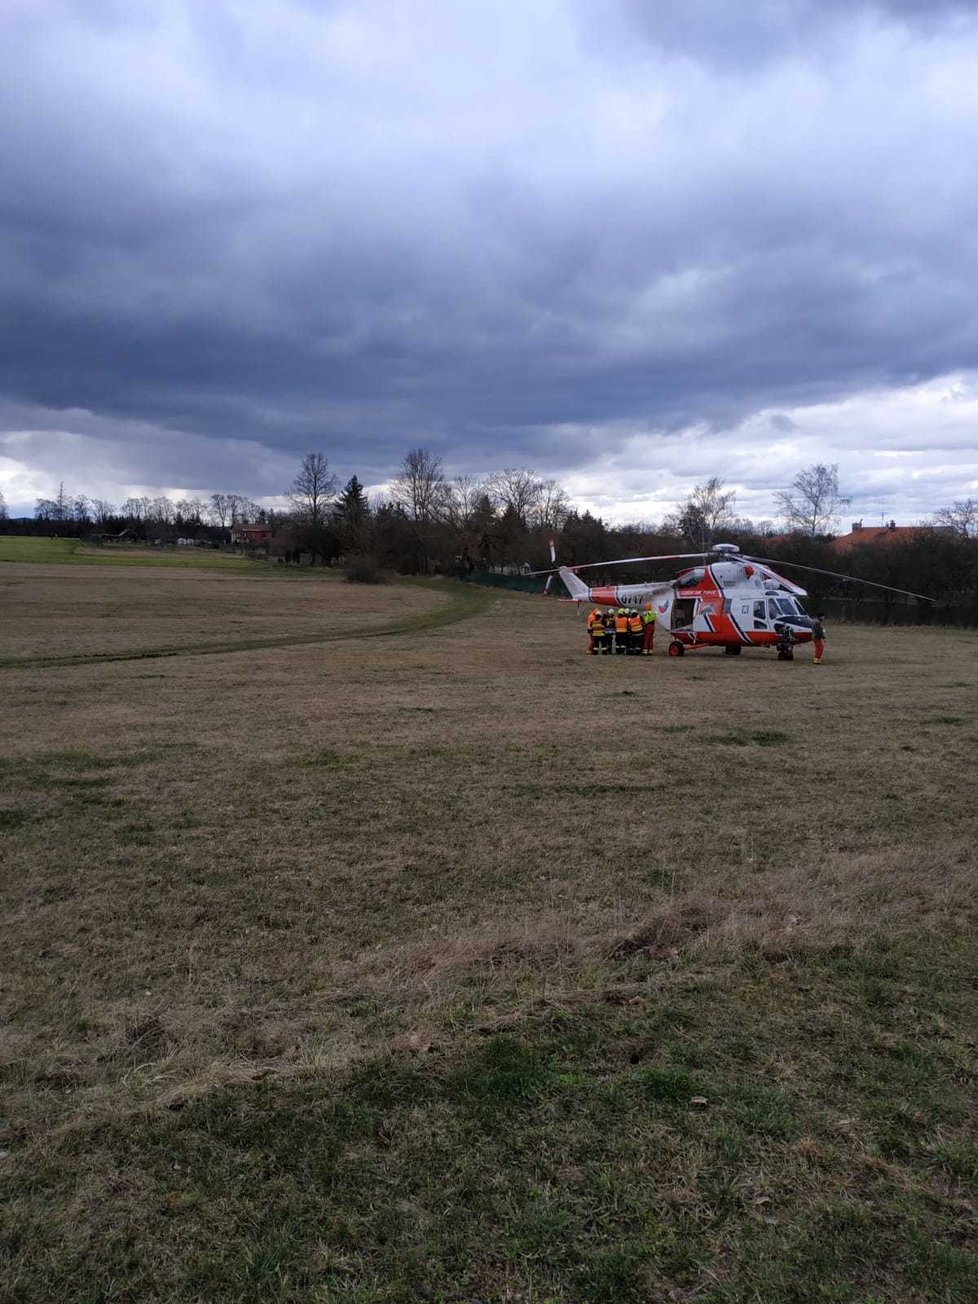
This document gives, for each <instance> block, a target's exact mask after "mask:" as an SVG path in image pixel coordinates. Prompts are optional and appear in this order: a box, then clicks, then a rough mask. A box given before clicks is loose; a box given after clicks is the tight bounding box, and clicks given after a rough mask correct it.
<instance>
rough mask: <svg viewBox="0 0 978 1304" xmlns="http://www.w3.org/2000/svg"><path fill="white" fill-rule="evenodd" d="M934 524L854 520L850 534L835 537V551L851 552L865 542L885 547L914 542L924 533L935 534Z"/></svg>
mask: <svg viewBox="0 0 978 1304" xmlns="http://www.w3.org/2000/svg"><path fill="white" fill-rule="evenodd" d="M934 529H935V527H934V526H933V525H897V523H896V521H890V522H888V524H886V525H863V523H862V521H853V523H852V528H851V529H850V531H849V533H848V534H840V535H839V537H838V538H837V539H833V540H832V543H831V545H830V546H831V548H832V551H833V552H850V551H851V550H852V549H853V548H861V547H863V546H864V545H865V544H874V545H876V544H882V545H883V546H884V547H885V546H887V545H890V544H894V543H913V541H914V540H915V539H919V538H921V537H922V536H923V535H927V534H933V533H934Z"/></svg>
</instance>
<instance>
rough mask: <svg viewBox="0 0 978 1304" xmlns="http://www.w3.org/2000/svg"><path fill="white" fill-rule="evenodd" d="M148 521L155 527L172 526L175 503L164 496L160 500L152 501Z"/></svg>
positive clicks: (153, 499) (147, 513)
mask: <svg viewBox="0 0 978 1304" xmlns="http://www.w3.org/2000/svg"><path fill="white" fill-rule="evenodd" d="M146 519H147V521H149V522H151V523H152V524H153V525H171V524H172V523H173V503H172V502H171V501H170V499H169V498H166V497H164V496H162V495H161V496H160V497H159V498H152V499H150V504H149V508H148V510H147V512H146Z"/></svg>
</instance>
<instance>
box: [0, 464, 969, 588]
mask: <svg viewBox="0 0 978 1304" xmlns="http://www.w3.org/2000/svg"><path fill="white" fill-rule="evenodd" d="M288 497H289V502H290V507H289V510H287V511H278V510H275V509H270V508H266V507H262V506H260V505H259V504H257V503H255V502H254V501H253V500H251V499H250V498H248V497H246V496H244V495H241V494H236V493H213V494H211V495H209V496H208V497H207V498H204V497H199V496H191V497H183V498H179V499H177V498H173V499H171V498H168V497H166V496H158V497H154V498H150V497H130V498H128V499H126V501H125V502H124V503H122V504H120V505H118V506H115V505H113V504H112V503H109V502H107V501H105V500H102V499H89V498H87V497H85V496H84V495H73V494H71V493H69V492H67V491H66V490H65V488H64V486H63V485H62V486H60V488H59V492H58V495H57V497H56V498H52V499H47V498H40V499H38V500H37V503H36V507H35V512H34V516H33V517H31V518H26V517H25V518H19V519H3V520H0V529H3V530H4V531H5V532H7V533H18V534H36V533H45V534H50V533H58V534H62V535H69V536H76V537H83V536H86V535H89V536H90V535H93V534H97V535H102V536H106V537H111V536H112V535H120V534H123V533H125V534H126V535H127V536H128V537H130V538H134V539H139V540H144V541H147V542H150V543H157V544H169V543H174V542H176V540H177V539H178V538H182V539H191V540H193V541H195V542H198V543H205V544H206V543H209V544H212V545H215V546H219V545H220V544H222V543H226V542H227V541H228V539H229V532H230V531H231V530H233V529H235V528H236V527H237V528H240V527H243V526H259V527H263V529H264V531H266V532H267V534H266V538H265V539H264V540H263V541H262V545H261V546H262V549H263V550H264V551H267V552H268V553H269V555H270V556H272V557H281V558H284V559H286V560H289V561H295V560H299V559H300V558H301V559H302V560H304V561H307V562H309V563H311V564H325V565H335V564H338V563H339V564H354V563H355V564H358V565H361V566H363V565H366V566H369V567H375V568H377V569H378V570H392V571H396V572H399V573H400V574H406V575H418V574H432V573H441V574H448V575H466V574H469V573H471V572H472V571H474V570H489V571H492V570H500V569H506V568H513V569H517V570H519V569H525V568H527V567H529V568H530V569H533V570H543V569H545V568H547V567H549V566H550V565H551V560H550V557H551V551H550V550H551V542H553V545H554V547H555V549H556V555H557V560H558V562H559V563H560V564H566V565H569V566H575V565H582V564H584V563H591V562H602V561H611V560H614V559H617V558H620V557H635V558H648V557H652V556H656V555H659V554H673V553H684V552H701V551H703V550H705V549H707V548H709V547H710V546H711V544H713V543H715V542H717V541H719V540H721V539H723V540H729V541H730V542H732V543H736V544H738V545H739V546H740V547H741V548H742V549H743V550H744V551H747V552H752V553H755V554H757V553H764V552H765V548H767V549H768V550H770V549H776V551H777V553H778V558H777V559H778V560H781V561H784V562H789V561H797V562H800V563H802V564H805V565H809V566H815V567H820V568H822V569H825V570H838V569H840V565H841V562H840V558H839V555H838V553H837V552H835V551H833V549H832V548H831V539H832V537H833V536H832V534H831V529H832V527H833V525H834V524H835V522H836V521H837V520H838V519H839V518H840V517H841V514H842V512H843V510H844V509H845V508H846V507H848V505H849V499H848V498H847V497H846V496H845V495H844V494H843V493H841V491H840V488H839V481H838V467H837V466H834V465H833V466H826V465H823V464H817V465H815V466H812V467H806V468H804V469H803V470H801V471H799V473H798V474H797V475H796V477H795V479H794V480H793V481H792V483H791V485H790V486H788V487H786V489H785V490H783V491H782V492H780V493H779V494H777V495H776V500H777V502H778V507H779V518H780V519H779V522H777V523H776V522H775V521H773V520H769V521H762V522H753V521H750V520H748V519H745V518H743V517H741V516H739V515H738V514H737V512H736V496H735V493H734V491H733V490H731V489H728V488H726V487H725V486H724V484H723V482H722V481H721V480H720V479H719V478H718V477H710V478H709V479H707V480H705V481H704V482H703V483H702V484H699V485H697V486H696V487H695V488H694V490H693V491H692V493H690V495H689V496H688V498H687V499H686V500H685V501H684V502H683V503H682V504H681V505H680V506H679V508H677V510H676V511H674V512H672V513H670V514H669V515H667V516H666V517H665V518H664V519H663V520H662V521H661V522H648V521H637V522H634V523H630V524H623V525H609V524H608V523H606V522H605V521H604V520H603V519H602V518H601V517H599V516H595V515H594V514H592V513H591V512H589V511H579V510H577V509H576V508H574V507H572V506H571V504H570V500H569V496H568V494H567V492H566V490H565V489H564V488H563V486H562V485H561V484H560V483H559V481H557V480H555V479H552V478H545V477H542V476H539V475H537V474H536V473H535V472H534V471H533V470H532V469H530V468H527V467H506V468H504V469H502V470H500V471H496V472H493V473H491V474H489V475H487V476H484V477H481V478H477V477H474V476H467V475H456V476H450V475H448V474H447V473H446V471H445V468H444V466H443V463H442V461H441V459H440V458H439V457H438V456H436V455H435V454H433V453H431V452H430V451H429V450H427V449H424V448H415V449H412V450H411V451H410V452H409V453H408V454H407V455H406V456H405V458H404V460H403V462H402V463H401V466H400V467H399V469H398V472H397V474H396V475H395V476H394V477H393V478H392V479H391V481H390V482H389V485H388V491H387V493H386V495H384V496H383V497H379V498H375V499H374V500H373V501H372V500H371V499H370V498H368V496H367V494H366V492H365V490H364V487H363V485H362V484H361V482H360V480H359V478H358V477H357V476H356V475H353V476H351V477H350V479H349V480H348V481H347V482H346V483H345V484H344V485H342V486H341V485H340V482H339V480H338V479H337V477H336V476H335V474H334V473H333V471H332V469H331V468H330V465H329V462H328V459H327V458H326V457H325V456H324V455H323V454H322V453H309V454H307V455H306V456H305V457H304V458H303V459H302V462H301V464H300V466H299V469H298V472H297V474H296V477H295V479H294V481H293V482H292V485H291V486H290V488H289V490H288ZM0 515H2V512H0ZM929 524H930V528H929V529H928V528H921V529H920V530H919V531H917V532H916V533H915V535H914V536H913V537H912V538H909V539H901V540H900V541H899V542H895V541H889V542H887V544H886V545H885V546H877V547H870V546H863V547H860V548H858V549H856V550H854V551H853V552H851V553H849V554H847V558H846V565H845V569H847V570H849V571H850V572H851V573H853V574H858V575H859V576H860V577H861V578H864V579H870V580H876V581H877V582H878V583H882V584H893V585H895V586H896V587H899V588H904V589H911V590H914V591H915V592H922V593H929V594H933V595H934V596H937V597H944V598H953V597H956V596H962V595H970V594H973V593H975V592H976V591H978V563H976V553H978V543H976V535H978V501H976V500H974V499H967V500H964V501H959V502H955V503H954V504H953V505H951V506H949V507H947V508H943V509H941V510H940V511H939V512H937V513H935V515H934V517H933V518H932V521H931V522H930V523H929ZM269 536H270V537H269ZM664 565H666V564H665V563H664ZM613 573H614V574H615V575H616V576H617V577H618V578H620V579H621V581H622V582H627V581H628V580H630V579H632V578H635V579H640V578H643V577H644V576H645V575H647V574H648V566H647V565H643V564H639V567H638V569H637V570H635V569H634V568H632V567H628V566H622V567H616V568H615V571H614V572H613Z"/></svg>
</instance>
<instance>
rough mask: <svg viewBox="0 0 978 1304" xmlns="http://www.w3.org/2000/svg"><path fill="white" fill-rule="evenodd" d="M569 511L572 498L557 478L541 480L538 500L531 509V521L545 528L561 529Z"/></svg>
mask: <svg viewBox="0 0 978 1304" xmlns="http://www.w3.org/2000/svg"><path fill="white" fill-rule="evenodd" d="M569 511H570V499H569V498H568V497H567V493H566V492H565V490H564V488H563V486H562V485H560V484H558V483H557V481H556V480H543V481H541V483H540V488H539V492H538V495H537V500H536V502H535V503H534V504H533V505H532V507H531V509H530V520H531V523H532V524H533V525H537V526H539V527H540V528H541V529H543V530H559V529H560V527H561V526H562V525H563V523H564V521H566V519H567V513H568V512H569Z"/></svg>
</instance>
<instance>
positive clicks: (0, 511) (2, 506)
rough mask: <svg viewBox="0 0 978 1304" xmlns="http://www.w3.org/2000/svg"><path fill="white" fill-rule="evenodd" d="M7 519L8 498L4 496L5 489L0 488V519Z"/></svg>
mask: <svg viewBox="0 0 978 1304" xmlns="http://www.w3.org/2000/svg"><path fill="white" fill-rule="evenodd" d="M6 519H7V500H6V498H4V496H3V490H2V489H0V521H5V520H6Z"/></svg>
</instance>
